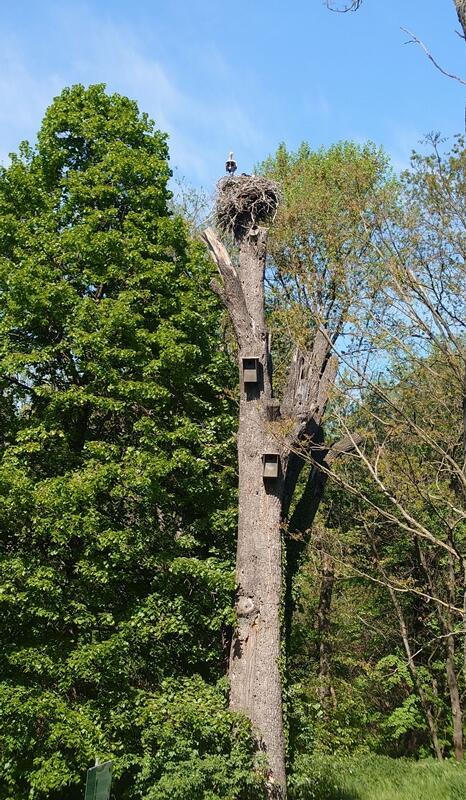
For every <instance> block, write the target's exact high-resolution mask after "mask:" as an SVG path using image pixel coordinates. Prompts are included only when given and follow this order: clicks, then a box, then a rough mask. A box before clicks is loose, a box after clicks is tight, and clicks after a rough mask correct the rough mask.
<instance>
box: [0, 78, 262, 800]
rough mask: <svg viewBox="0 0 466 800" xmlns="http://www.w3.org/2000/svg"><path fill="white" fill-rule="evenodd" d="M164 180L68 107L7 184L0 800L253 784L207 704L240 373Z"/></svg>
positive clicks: (97, 120) (183, 792) (103, 109)
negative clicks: (100, 777) (107, 783)
mask: <svg viewBox="0 0 466 800" xmlns="http://www.w3.org/2000/svg"><path fill="white" fill-rule="evenodd" d="M167 159H168V150H167V142H166V137H165V135H164V134H162V133H160V132H159V131H157V130H156V129H155V127H154V124H153V123H152V122H151V121H150V120H149V119H148V118H147V116H146V115H144V114H140V113H139V111H138V109H137V106H136V104H135V103H134V102H132V101H130V100H128V99H127V98H125V97H121V96H119V95H108V94H106V92H105V89H104V87H103V86H101V85H97V86H91V87H90V88H88V89H85V88H83V87H82V86H74V87H72V88H70V89H65V90H64V91H63V92H62V94H61V95H60V96H59V97H58V98H56V99H55V100H54V102H53V104H52V105H51V106H50V108H49V109H48V111H47V113H46V115H45V118H44V121H43V124H42V127H41V129H40V132H39V134H38V139H37V144H36V145H35V146H33V147H31V146H30V145H28V144H27V143H23V144H22V145H21V147H20V149H19V152H18V154H17V155H13V156H12V160H11V165H10V166H9V167H7V168H2V170H1V172H0V375H1V378H0V380H1V386H2V390H3V399H2V402H1V406H0V425H1V428H0V435H1V440H0V444H1V451H0V457H1V461H0V536H1V540H0V541H1V551H0V606H1V614H0V639H1V642H2V644H1V648H0V664H1V667H0V673H1V684H0V752H1V757H0V797H1V798H2V800H18V798H19V797H26V796H27V797H30V798H48V800H58V799H60V800H74V798H81V797H82V794H83V782H84V778H85V770H86V768H87V767H88V766H90V765H91V764H93V762H94V757H95V756H96V755H98V756H100V758H111V759H113V760H114V772H115V786H114V791H115V796H118V798H121V799H122V800H123V798H143V797H147V798H149V797H150V798H162V797H165V796H168V795H169V794H170V796H172V797H177V798H188V797H193V796H196V797H199V798H201V797H206V798H207V797H208V798H209V799H210V800H213V799H214V798H227V797H228V798H239V797H248V796H250V794H249V793H250V792H251V791H252V789H251V786H253V784H254V781H255V778H254V774H252V773H251V771H250V767H251V758H252V757H251V749H250V744H249V733H248V729H247V726H246V724H245V723H242V722H241V720H238V719H236V718H234V717H233V716H232V715H231V714H230V713H229V712H227V711H226V710H225V700H224V695H225V692H224V688H223V685H222V684H221V683H220V684H219V685H217V681H218V679H219V677H220V676H221V673H222V671H223V662H222V659H223V654H222V646H221V636H222V630H224V628H225V626H227V625H228V624H229V623H230V622H231V610H230V607H231V593H232V589H233V579H232V569H231V558H232V541H233V536H232V528H233V526H234V522H235V511H234V508H233V507H232V497H234V492H233V490H232V486H233V482H234V467H233V466H232V464H233V463H234V461H233V455H232V446H231V444H232V443H231V440H232V431H233V417H232V408H231V404H230V400H229V399H228V397H227V396H226V395H225V392H224V387H225V386H228V385H230V383H231V366H230V362H229V360H228V358H227V356H226V355H225V354H224V352H223V351H222V348H221V346H220V339H219V308H218V305H217V301H216V300H215V299H214V298H213V297H212V295H211V293H210V292H209V291H208V288H207V287H208V282H209V279H210V267H209V266H208V264H207V263H206V260H205V258H204V255H203V253H202V251H201V249H200V248H199V246H197V245H194V244H192V243H191V242H190V241H189V238H188V234H187V228H186V226H185V224H184V223H183V221H182V220H181V219H180V218H177V217H176V216H173V215H171V214H170V213H169V211H168V205H167V204H168V202H169V200H170V192H169V190H168V188H167V181H168V179H169V177H170V171H169V167H168V161H167ZM168 678H169V679H170V681H169V683H168V684H167V679H168ZM182 698H185V700H183V699H182ZM235 732H236V733H235ZM229 759H231V760H230V761H229ZM183 764H184V765H185V768H184V769H183V766H182V765H183ZM225 764H231V769H229V770H228V769H226V767H225ZM180 765H181V766H180ZM172 773H173V774H176V775H178V778H177V779H176V781H177V782H176V781H175V783H176V791H175V790H173V793H171V790H170V785H171V784H170V781H171V778H170V777H169V776H170V775H172ZM181 773H183V775H184V777H183V779H181V777H180V776H181ZM167 776H168V777H167ZM251 776H252V777H251ZM159 782H160V788H157V787H158V785H159Z"/></svg>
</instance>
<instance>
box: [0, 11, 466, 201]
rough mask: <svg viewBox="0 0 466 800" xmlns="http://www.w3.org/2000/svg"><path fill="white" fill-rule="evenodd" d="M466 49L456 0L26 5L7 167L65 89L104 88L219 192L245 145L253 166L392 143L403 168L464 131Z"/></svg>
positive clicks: (176, 159)
mask: <svg viewBox="0 0 466 800" xmlns="http://www.w3.org/2000/svg"><path fill="white" fill-rule="evenodd" d="M400 26H404V27H406V28H409V29H410V30H412V31H413V32H414V33H415V34H416V35H417V36H418V37H419V38H421V39H422V40H423V41H424V42H425V43H426V45H428V46H429V48H430V49H431V51H432V53H433V54H434V55H435V57H436V58H437V59H438V60H439V61H440V62H441V63H442V65H443V66H444V67H445V68H446V69H448V70H451V71H454V72H457V73H459V74H462V75H463V77H466V62H465V56H466V46H465V45H464V43H463V42H462V41H461V40H460V39H459V37H458V36H457V35H456V34H455V29H458V23H457V20H456V16H455V10H454V6H453V2H452V0H388V2H381V0H365V3H364V4H363V7H362V8H361V10H360V11H359V12H358V13H356V14H332V13H330V12H329V11H327V10H326V8H325V6H324V3H323V0H288V2H283V0H282V1H280V0H235V1H234V2H230V3H225V2H222V0H217V2H213V0H190V2H187V0H133V2H132V3H130V2H128V1H127V0H88V2H84V3H80V2H66V0H62V2H52V1H51V0H35V2H32V0H29V2H28V1H27V0H16V3H15V4H8V5H7V4H6V3H5V4H4V7H3V9H2V14H1V22H0V160H2V161H3V162H4V163H5V162H6V160H7V154H8V153H9V152H10V151H12V150H15V149H16V148H17V145H18V142H19V141H20V140H21V139H24V138H27V139H29V140H33V139H34V135H35V132H36V131H37V129H38V127H39V124H40V120H41V117H42V115H43V112H44V110H45V108H46V107H47V105H48V104H49V103H50V101H51V99H52V98H53V96H54V95H56V94H57V93H58V92H59V91H60V90H61V88H62V87H63V86H66V85H70V84H72V83H77V82H80V83H84V84H89V83H96V82H105V83H106V84H107V85H108V87H109V89H111V90H112V91H118V92H121V93H124V94H127V95H129V96H131V97H133V98H135V99H136V100H137V101H138V103H139V105H140V108H141V110H144V111H147V112H148V113H149V114H150V115H151V116H152V117H153V118H154V119H155V120H156V122H157V124H158V126H159V127H160V128H162V129H164V130H166V131H168V133H169V134H170V147H171V158H172V165H173V167H177V169H178V171H179V173H180V174H181V175H183V176H185V177H186V179H187V180H188V181H189V182H190V183H192V184H195V185H198V186H204V187H206V188H207V189H210V187H211V185H212V184H213V182H214V181H215V180H216V179H217V178H218V177H219V175H220V174H221V173H222V172H223V164H224V161H225V156H226V154H227V151H228V150H229V149H232V150H234V152H235V156H236V158H237V160H238V163H239V167H240V169H241V170H244V171H246V172H248V171H250V170H251V169H252V167H253V165H254V163H256V162H257V161H259V160H261V159H262V158H264V157H265V156H266V155H268V154H269V153H271V152H273V151H274V150H275V148H276V147H277V145H278V144H279V143H280V142H281V141H285V142H286V143H287V144H288V145H289V146H290V147H291V148H294V147H296V146H297V145H298V144H299V142H300V141H302V140H307V141H309V142H310V144H311V145H312V146H315V147H317V146H319V145H328V144H330V143H332V142H334V141H337V140H339V139H344V138H347V139H354V140H356V141H361V142H362V141H365V140H367V139H371V140H372V141H374V142H376V143H377V144H382V145H383V146H384V147H385V148H386V150H387V151H388V153H389V154H390V155H391V157H392V159H393V163H394V165H395V167H396V168H401V167H403V166H406V164H407V163H408V160H409V154H410V151H411V149H412V148H413V147H416V145H417V143H418V142H419V140H421V139H422V137H423V136H424V135H425V134H426V133H428V132H430V131H440V132H441V133H442V134H443V135H445V136H447V137H450V136H452V135H453V134H454V133H457V132H461V131H463V129H464V103H465V87H463V86H461V85H460V84H459V83H456V82H455V81H452V80H449V79H447V78H444V77H443V76H442V75H440V73H438V72H437V71H436V70H435V68H434V67H433V66H432V64H431V63H430V62H429V61H428V59H427V58H426V57H425V56H424V54H423V53H422V51H421V50H420V48H418V47H417V46H415V45H413V44H410V45H406V44H404V42H405V41H406V39H407V36H406V34H404V33H403V32H402V31H401V30H400Z"/></svg>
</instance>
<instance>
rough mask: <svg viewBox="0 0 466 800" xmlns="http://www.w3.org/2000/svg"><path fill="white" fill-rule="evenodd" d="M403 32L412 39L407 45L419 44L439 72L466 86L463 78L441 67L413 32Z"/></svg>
mask: <svg viewBox="0 0 466 800" xmlns="http://www.w3.org/2000/svg"><path fill="white" fill-rule="evenodd" d="M401 30H402V31H403V32H404V33H407V34H408V36H411V39H409V41H407V42H405V44H418V45H419V47H421V48H422V49H423V50H424V53H425V54H426V56H427V58H428V59H429V61H432V64H433V65H434V67H436V68H437V69H438V71H439V72H441V73H442V75H445V76H446V77H447V78H453V80H455V81H458V83H461V84H462V85H463V86H466V81H465V80H463V78H460V77H459V75H455V74H454V73H452V72H447V71H446V70H445V69H443V67H441V66H440V64H439V63H438V61H436V60H435V58H434V57H433V55H432V53H431V52H430V51H429V50H428V49H427V47H426V45H425V44H424V42H422V41H421V40H420V39H418V37H417V36H416V35H415V34H414V33H412V31H410V30H408V28H401Z"/></svg>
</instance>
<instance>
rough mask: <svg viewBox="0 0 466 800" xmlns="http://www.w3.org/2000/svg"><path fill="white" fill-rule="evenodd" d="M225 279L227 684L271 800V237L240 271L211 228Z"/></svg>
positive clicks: (278, 553)
mask: <svg viewBox="0 0 466 800" xmlns="http://www.w3.org/2000/svg"><path fill="white" fill-rule="evenodd" d="M203 238H204V240H205V241H206V242H207V244H208V245H209V247H210V250H211V252H212V254H213V255H214V259H215V261H216V263H217V266H218V268H219V271H220V274H221V276H222V278H223V285H222V286H218V285H214V287H213V288H214V289H215V291H217V293H218V294H219V295H220V297H221V298H222V300H223V302H224V304H225V306H226V308H227V309H228V311H229V314H230V318H231V321H232V323H233V327H234V329H235V333H236V338H237V341H238V358H239V371H240V387H241V389H240V408H239V428H238V471H239V511H238V543H237V553H236V614H237V627H236V630H235V631H234V634H233V639H232V644H231V652H230V665H229V678H230V706H231V708H232V710H234V711H240V712H242V713H244V714H246V716H247V717H248V718H249V719H250V720H251V722H252V724H253V726H254V729H255V732H256V738H257V742H258V746H259V748H260V749H261V750H263V751H264V753H265V754H266V756H267V763H268V767H269V773H268V778H267V790H268V797H270V798H280V800H284V799H285V798H286V774H285V737H284V730H283V712H282V681H281V673H280V655H281V652H280V608H281V595H282V542H281V534H282V532H281V519H282V501H283V489H284V476H285V471H286V465H287V452H286V449H285V448H283V447H282V446H281V444H280V442H279V441H278V440H277V438H276V437H275V436H274V434H273V430H272V428H273V426H272V424H271V423H272V422H273V420H274V417H275V416H276V415H277V413H279V411H278V407H277V404H276V402H274V400H273V397H272V365H271V359H270V353H269V340H268V334H267V330H266V326H265V317H264V270H265V256H266V240H267V234H266V231H265V229H263V228H259V227H255V226H253V227H252V228H251V230H250V231H249V232H248V233H246V235H244V237H243V238H242V239H241V242H240V243H239V244H240V254H239V266H238V269H237V270H236V269H235V268H234V267H233V265H232V264H231V262H230V260H229V258H228V254H227V253H226V251H225V249H224V248H223V246H222V245H221V243H220V242H219V241H218V239H217V238H216V236H215V234H214V233H213V232H212V231H210V230H208V231H206V232H205V233H204V235H203ZM244 358H247V359H249V358H255V359H257V363H258V380H257V382H256V383H254V382H253V383H244V382H243V375H242V366H243V359H244ZM265 454H276V455H277V456H278V458H279V474H278V476H277V477H276V478H265V477H264V475H263V468H264V460H263V457H264V455H265Z"/></svg>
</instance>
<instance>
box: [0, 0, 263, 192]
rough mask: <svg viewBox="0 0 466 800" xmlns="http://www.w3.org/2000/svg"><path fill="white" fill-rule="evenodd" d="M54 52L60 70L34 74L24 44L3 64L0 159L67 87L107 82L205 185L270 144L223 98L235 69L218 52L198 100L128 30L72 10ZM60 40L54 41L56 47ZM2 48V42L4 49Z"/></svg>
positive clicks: (207, 57)
mask: <svg viewBox="0 0 466 800" xmlns="http://www.w3.org/2000/svg"><path fill="white" fill-rule="evenodd" d="M53 13H54V17H53V25H52V26H51V28H50V29H51V31H52V33H51V41H50V49H51V52H53V53H54V58H55V59H56V60H57V62H58V63H60V65H61V66H60V71H59V72H58V71H54V70H53V69H49V70H47V69H45V70H44V68H42V69H41V70H40V71H38V70H37V69H36V68H35V67H34V63H33V61H32V55H31V54H28V53H27V52H26V50H25V47H24V45H23V44H22V43H21V42H20V41H16V42H11V41H10V42H9V44H8V46H7V47H3V48H2V53H1V57H0V70H1V71H0V154H1V153H2V152H3V153H6V152H8V151H9V150H11V149H12V148H13V149H16V147H17V143H18V142H19V141H20V140H21V139H23V138H25V137H27V138H32V137H33V136H34V133H35V132H36V130H37V128H38V127H39V125H40V120H41V118H42V116H43V113H44V111H45V108H46V107H47V106H48V105H49V103H50V102H51V100H52V97H53V96H54V95H56V94H57V93H58V92H59V91H60V89H61V88H62V87H63V86H65V85H70V84H72V83H77V82H80V83H84V84H89V83H100V82H104V83H106V84H107V85H108V87H109V90H111V91H118V92H120V93H123V94H127V95H129V96H130V97H133V98H135V99H136V100H137V102H138V104H139V107H140V108H141V110H143V111H147V112H148V113H149V115H150V116H152V117H153V118H154V119H155V122H156V124H157V126H158V127H159V128H160V129H162V130H164V131H167V132H168V133H169V136H170V151H171V158H172V163H173V164H174V165H176V166H177V167H178V168H179V170H180V172H181V173H182V174H185V175H187V176H188V178H189V179H190V180H194V181H196V182H198V183H202V182H209V183H210V182H212V180H213V179H214V178H215V176H217V175H218V174H219V173H220V172H221V171H222V170H223V161H224V158H225V156H226V152H227V151H228V150H229V149H230V148H232V149H235V151H236V150H240V151H241V154H242V161H241V166H242V165H243V164H245V165H246V166H248V167H250V166H251V160H252V159H253V158H254V156H253V153H255V152H257V150H258V149H260V148H261V146H262V145H263V142H264V137H263V135H262V134H261V132H260V130H259V129H258V127H257V125H256V124H255V122H254V121H253V120H252V119H251V118H250V116H249V115H248V114H247V112H246V111H245V109H244V108H243V107H242V106H241V105H240V104H239V103H238V102H234V101H232V100H231V98H230V96H229V93H228V92H226V91H224V87H225V86H226V85H227V84H228V78H229V68H228V65H227V64H226V63H225V61H224V59H223V57H222V55H221V54H220V53H219V52H218V51H217V50H216V48H215V47H214V46H210V47H205V48H203V51H202V59H201V60H202V69H203V70H204V71H205V72H206V74H207V75H211V76H213V78H214V79H213V80H211V81H209V80H207V81H206V82H205V85H204V86H201V87H200V88H199V91H196V96H192V95H190V94H188V93H186V92H185V91H184V90H183V89H182V88H180V84H181V79H182V78H181V76H180V75H175V74H173V71H172V70H170V69H169V68H168V67H167V65H165V64H163V63H162V61H161V60H160V59H159V58H157V54H152V53H148V52H147V49H148V48H147V44H146V43H145V42H144V41H142V40H141V38H140V37H137V36H136V35H135V33H134V32H133V30H132V29H131V28H129V27H128V26H127V25H119V24H117V23H115V22H114V21H112V20H109V19H105V18H103V17H100V16H98V15H96V14H95V13H94V12H93V11H91V10H90V9H89V8H88V7H87V6H80V5H78V4H73V7H72V8H70V7H69V6H68V7H62V8H58V7H57V8H56V9H55V10H54V12H53ZM52 40H53V41H52ZM0 45H1V42H0Z"/></svg>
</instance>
